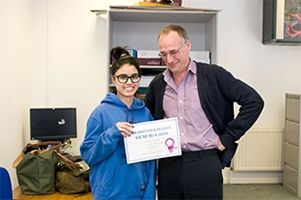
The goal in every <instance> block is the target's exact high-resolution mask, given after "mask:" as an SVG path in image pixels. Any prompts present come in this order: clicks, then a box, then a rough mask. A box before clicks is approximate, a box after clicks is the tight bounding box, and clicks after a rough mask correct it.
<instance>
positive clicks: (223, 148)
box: [217, 136, 226, 151]
mask: <svg viewBox="0 0 301 200" xmlns="http://www.w3.org/2000/svg"><path fill="white" fill-rule="evenodd" d="M217 142H218V143H217V149H218V150H220V151H224V150H225V149H226V147H225V146H224V145H223V144H222V142H221V140H220V139H219V136H218V137H217Z"/></svg>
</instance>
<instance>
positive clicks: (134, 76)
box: [113, 74, 141, 84]
mask: <svg viewBox="0 0 301 200" xmlns="http://www.w3.org/2000/svg"><path fill="white" fill-rule="evenodd" d="M113 77H115V78H117V81H118V82H119V83H121V84H125V83H126V82H128V80H129V79H131V81H132V83H139V81H140V79H141V76H140V75H139V74H132V75H131V76H127V75H126V74H120V75H118V76H115V75H114V76H113Z"/></svg>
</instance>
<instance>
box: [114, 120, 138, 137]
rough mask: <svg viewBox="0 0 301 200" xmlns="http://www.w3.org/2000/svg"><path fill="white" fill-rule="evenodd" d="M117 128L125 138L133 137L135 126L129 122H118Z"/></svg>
mask: <svg viewBox="0 0 301 200" xmlns="http://www.w3.org/2000/svg"><path fill="white" fill-rule="evenodd" d="M116 127H117V128H118V130H119V131H120V133H121V135H122V136H123V137H131V135H132V128H134V125H133V124H131V123H129V122H117V123H116Z"/></svg>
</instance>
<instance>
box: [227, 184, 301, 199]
mask: <svg viewBox="0 0 301 200" xmlns="http://www.w3.org/2000/svg"><path fill="white" fill-rule="evenodd" d="M300 199H301V198H298V197H296V196H294V195H293V194H292V193H290V192H289V191H288V190H286V189H285V188H283V187H282V185H281V184H234V185H230V184H225V185H224V200H300Z"/></svg>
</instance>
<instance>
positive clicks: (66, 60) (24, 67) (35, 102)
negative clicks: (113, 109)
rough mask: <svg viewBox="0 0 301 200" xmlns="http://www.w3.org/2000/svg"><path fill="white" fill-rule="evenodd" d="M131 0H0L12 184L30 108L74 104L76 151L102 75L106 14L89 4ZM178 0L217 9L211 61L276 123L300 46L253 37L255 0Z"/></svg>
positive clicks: (4, 161)
mask: <svg viewBox="0 0 301 200" xmlns="http://www.w3.org/2000/svg"><path fill="white" fill-rule="evenodd" d="M136 2H138V0H126V1H117V0H115V1H114V0H110V1H108V0H102V1H99V0H98V1H96V0H85V1H82V0H0V20H1V21H0V26H1V27H0V36H1V37H0V40H1V45H0V56H1V57H0V58H1V59H0V64H1V65H0V69H1V74H0V83H1V86H0V87H1V104H0V105H1V108H2V109H1V114H0V121H1V122H0V124H1V126H0V130H1V132H0V134H1V140H0V145H1V146H0V148H1V149H0V151H1V154H0V158H1V159H0V165H2V166H5V167H6V168H8V169H9V171H10V174H11V177H12V181H13V187H15V186H16V185H17V181H16V176H15V170H14V169H12V167H11V164H12V162H13V160H14V159H15V157H16V156H17V155H18V154H19V153H20V151H21V149H22V147H23V146H24V145H25V144H26V143H27V142H30V140H29V126H28V124H29V119H28V117H29V113H28V112H29V108H30V107H64V106H75V107H76V108H77V115H78V118H77V120H78V138H77V139H75V140H72V144H73V148H72V149H70V150H69V151H71V152H78V151H79V145H80V143H81V141H82V139H83V137H84V133H85V123H86V120H87V117H88V116H89V114H90V112H91V111H92V110H93V108H94V107H95V106H96V105H97V104H99V102H100V100H101V99H102V98H103V97H104V96H105V94H106V92H107V79H108V76H107V75H108V67H107V66H105V65H104V64H103V63H106V62H105V61H106V60H107V57H106V56H107V53H108V52H107V42H108V41H107V32H106V28H107V24H106V20H105V19H104V18H97V17H96V15H95V14H93V13H91V12H90V11H89V10H90V9H107V8H108V7H109V5H132V4H134V3H136ZM183 6H186V7H194V8H213V9H221V10H222V11H221V12H220V13H219V14H218V24H217V28H218V38H217V47H218V48H217V49H218V52H217V53H218V54H217V61H218V64H220V65H223V66H224V67H225V68H226V69H228V70H229V71H231V72H232V73H233V74H234V75H235V76H236V77H238V78H240V79H242V80H244V81H246V82H247V83H249V84H250V85H252V86H254V87H255V88H256V89H257V90H258V92H259V93H260V94H261V95H262V96H263V98H264V100H265V103H266V106H265V109H264V111H263V113H262V115H261V117H260V119H259V120H258V121H257V123H256V124H255V125H254V127H255V128H283V127H284V99H285V98H284V97H285V96H284V94H285V93H286V92H296V93H301V47H300V46H272V45H263V44H262V43H261V34H262V33H261V31H262V0H231V1H230V0H226V1H225V0H202V1H199V0H183ZM192 45H193V44H192ZM4 152H5V153H4Z"/></svg>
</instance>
